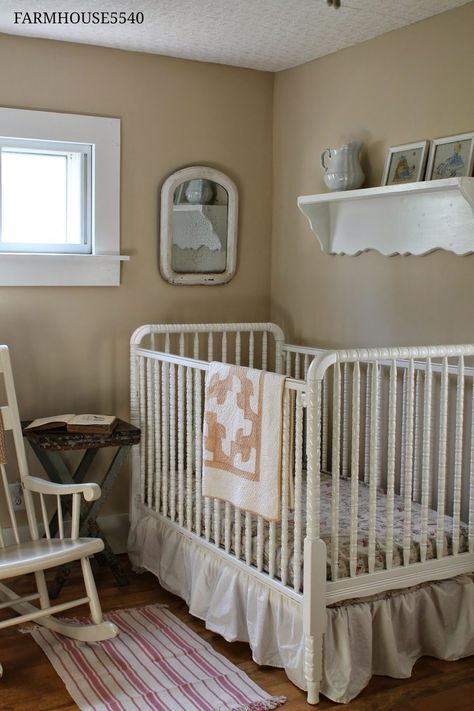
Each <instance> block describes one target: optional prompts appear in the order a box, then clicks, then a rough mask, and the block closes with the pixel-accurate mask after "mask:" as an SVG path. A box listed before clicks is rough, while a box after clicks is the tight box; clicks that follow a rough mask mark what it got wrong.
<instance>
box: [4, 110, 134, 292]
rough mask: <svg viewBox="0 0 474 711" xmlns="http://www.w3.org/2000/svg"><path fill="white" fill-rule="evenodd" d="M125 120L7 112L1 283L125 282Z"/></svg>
mask: <svg viewBox="0 0 474 711" xmlns="http://www.w3.org/2000/svg"><path fill="white" fill-rule="evenodd" d="M119 169H120V121H119V120H118V119H109V118H102V117H100V118H98V117H93V116H78V115H73V114H57V113H49V112H43V111H24V110H18V109H4V108H0V285H10V284H12V285H13V284H15V285H25V286H26V285H74V286H80V285H118V284H119V283H120V261H122V260H124V259H126V257H122V256H120V249H119V246H120V245H119V207H120V206H119V196H120V175H119Z"/></svg>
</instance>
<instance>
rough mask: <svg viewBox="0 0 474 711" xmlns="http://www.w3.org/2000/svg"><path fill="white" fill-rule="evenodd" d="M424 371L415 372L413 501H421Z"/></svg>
mask: <svg viewBox="0 0 474 711" xmlns="http://www.w3.org/2000/svg"><path fill="white" fill-rule="evenodd" d="M421 386H422V371H421V370H416V371H415V420H414V438H413V483H412V486H413V501H420V486H421V480H420V460H421V454H420V449H421V448H420V440H421V403H422V398H421Z"/></svg>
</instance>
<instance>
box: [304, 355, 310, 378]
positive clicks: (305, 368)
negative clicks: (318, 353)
mask: <svg viewBox="0 0 474 711" xmlns="http://www.w3.org/2000/svg"><path fill="white" fill-rule="evenodd" d="M308 368H309V355H308V354H307V353H305V354H304V365H303V378H305V379H306V376H307V375H308Z"/></svg>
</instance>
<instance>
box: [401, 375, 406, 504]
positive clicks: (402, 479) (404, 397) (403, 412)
mask: <svg viewBox="0 0 474 711" xmlns="http://www.w3.org/2000/svg"><path fill="white" fill-rule="evenodd" d="M406 429H407V369H406V368H405V367H404V368H403V376H402V435H401V445H400V452H401V456H402V461H401V465H400V496H404V494H405V476H404V460H403V457H404V452H405V451H406Z"/></svg>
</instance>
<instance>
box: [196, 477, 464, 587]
mask: <svg viewBox="0 0 474 711" xmlns="http://www.w3.org/2000/svg"><path fill="white" fill-rule="evenodd" d="M376 501H377V503H376V526H375V570H383V569H384V568H385V544H386V538H387V496H386V494H385V492H384V491H383V490H381V489H378V490H377V497H376ZM331 502H332V476H330V475H329V474H322V475H321V529H320V536H321V538H322V540H323V541H324V542H325V543H326V546H327V579H328V580H332V570H331V523H332V513H331ZM221 506H222V508H223V506H224V504H222V505H221ZM302 510H303V511H304V512H305V511H306V505H305V501H304V500H303V502H302ZM404 511H405V503H404V499H403V497H402V496H400V495H395V497H394V505H393V541H394V549H393V562H392V565H393V566H394V567H396V566H400V565H402V564H403V531H404V520H405V519H404ZM421 513H422V509H421V505H420V504H419V503H417V502H413V503H412V510H411V526H410V530H411V531H412V534H411V541H412V542H411V547H410V563H415V562H418V561H419V560H420V540H421ZM350 515H351V480H350V479H342V478H340V479H339V559H338V577H339V578H344V577H349V576H350V567H349V566H350V522H351V520H350ZM437 516H438V514H437V512H436V511H434V510H433V509H428V526H427V550H426V559H427V560H431V559H433V558H435V557H436V522H437ZM303 518H305V517H304V516H303ZM211 519H212V514H211ZM193 520H195V507H194V505H193ZM204 524H205V522H204V507H203V516H202V530H203V531H204ZM305 524H306V521H305V520H304V522H303V530H304V528H305ZM293 526H294V510H290V512H289V517H288V550H289V551H292V549H293V530H294V528H293ZM276 528H277V535H276V540H277V541H279V540H281V536H280V529H281V523H278V524H277V525H276ZM213 531H214V523H213V522H212V523H211V540H212V541H214V536H213ZM452 532H453V519H452V517H451V516H445V517H444V539H443V547H444V555H447V554H451V552H452ZM240 533H241V535H240V551H241V555H243V552H244V550H245V514H244V513H243V512H241V519H240ZM467 534H468V528H467V525H466V524H464V523H461V524H460V528H459V552H460V553H462V552H465V551H467V550H468V537H467ZM224 536H225V523H224V516H223V514H222V513H221V516H220V544H221V546H222V545H223V541H224ZM230 536H231V551H232V553H235V548H234V541H235V521H234V518H233V517H232V521H231V526H230ZM251 538H252V564H253V565H257V519H256V517H255V516H252V524H251ZM368 550H369V487H368V485H367V484H365V483H364V482H359V491H358V537H357V574H359V573H368V572H369V563H368V559H369V556H368ZM275 557H276V570H277V576H276V577H278V578H280V575H281V546H277V547H276V551H275ZM269 558H270V528H269V525H268V524H267V523H265V524H264V548H263V569H264V571H265V572H268V569H269ZM294 572H295V570H294V563H293V555H292V554H291V553H290V555H289V559H288V570H287V582H288V584H289V585H290V586H293V583H294ZM301 580H302V576H301Z"/></svg>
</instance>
